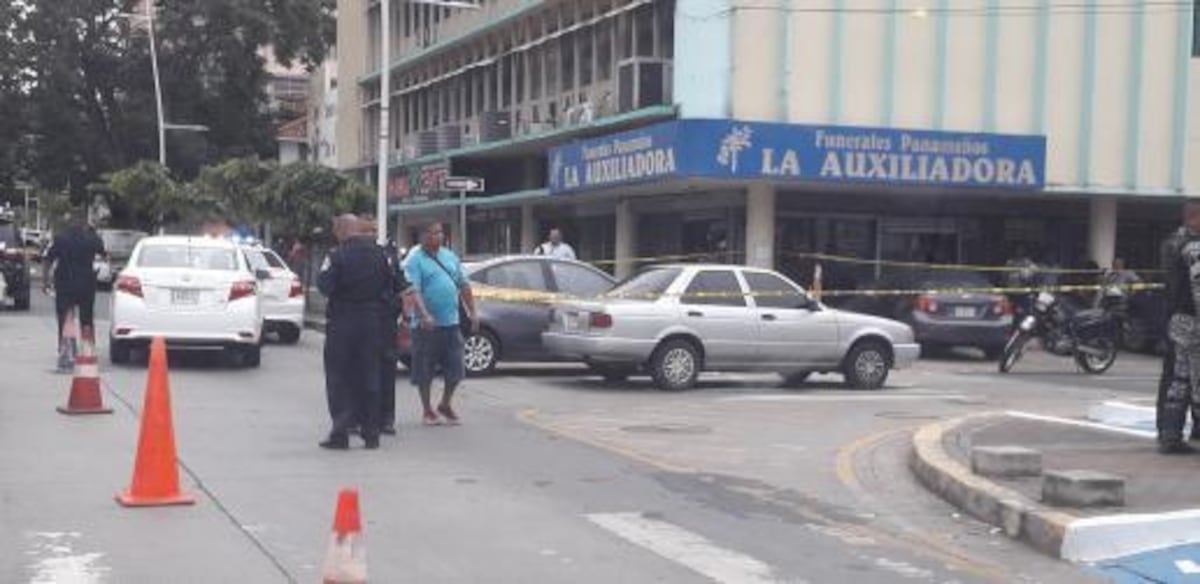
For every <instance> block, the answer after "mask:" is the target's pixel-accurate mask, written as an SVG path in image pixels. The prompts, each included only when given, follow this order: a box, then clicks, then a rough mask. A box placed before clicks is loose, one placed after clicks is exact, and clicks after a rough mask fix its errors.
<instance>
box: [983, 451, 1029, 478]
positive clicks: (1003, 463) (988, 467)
mask: <svg viewBox="0 0 1200 584" xmlns="http://www.w3.org/2000/svg"><path fill="white" fill-rule="evenodd" d="M971 472H973V473H975V474H977V475H982V476H987V477H1005V478H1013V477H1035V476H1038V475H1040V474H1042V453H1041V452H1038V451H1037V450H1033V449H1031V448H1023V447H1020V446H976V447H974V448H972V449H971Z"/></svg>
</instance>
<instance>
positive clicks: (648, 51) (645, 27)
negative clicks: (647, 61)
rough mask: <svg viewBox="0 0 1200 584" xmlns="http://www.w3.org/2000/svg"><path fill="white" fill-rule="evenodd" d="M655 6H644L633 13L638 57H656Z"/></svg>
mask: <svg viewBox="0 0 1200 584" xmlns="http://www.w3.org/2000/svg"><path fill="white" fill-rule="evenodd" d="M654 22H655V18H654V6H653V5H650V4H643V5H641V6H639V7H637V8H636V9H634V11H633V26H634V29H635V34H636V36H637V38H636V41H637V55H638V56H639V57H653V56H654Z"/></svg>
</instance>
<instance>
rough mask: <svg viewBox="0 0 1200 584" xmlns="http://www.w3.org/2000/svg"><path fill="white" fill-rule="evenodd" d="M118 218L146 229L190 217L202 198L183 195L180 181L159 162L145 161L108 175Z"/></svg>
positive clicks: (114, 212) (126, 223)
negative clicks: (176, 180)
mask: <svg viewBox="0 0 1200 584" xmlns="http://www.w3.org/2000/svg"><path fill="white" fill-rule="evenodd" d="M107 178H108V185H109V192H110V193H111V195H112V200H111V201H110V202H109V207H110V209H111V210H112V214H113V219H114V221H117V222H120V223H124V224H125V225H133V226H138V227H141V228H143V229H146V230H148V231H149V230H153V229H152V228H154V227H161V226H163V225H165V224H166V223H167V222H169V221H171V220H176V221H178V220H186V219H188V218H189V217H190V215H191V211H193V210H195V209H196V207H195V206H194V205H199V206H202V205H203V204H204V203H205V201H203V200H201V199H199V198H193V197H183V196H180V195H181V192H182V191H181V189H180V187H179V185H178V184H177V183H176V182H175V180H174V179H172V178H171V175H170V174H169V173H168V172H167V169H165V168H163V167H162V166H160V165H159V164H158V163H157V162H148V161H142V162H139V163H137V164H134V165H133V166H131V167H129V168H126V169H124V170H119V171H117V172H114V173H112V174H110V175H108V177H107Z"/></svg>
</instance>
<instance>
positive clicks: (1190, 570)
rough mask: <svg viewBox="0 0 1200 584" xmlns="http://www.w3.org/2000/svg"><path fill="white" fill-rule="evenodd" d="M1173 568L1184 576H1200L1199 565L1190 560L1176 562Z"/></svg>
mask: <svg viewBox="0 0 1200 584" xmlns="http://www.w3.org/2000/svg"><path fill="white" fill-rule="evenodd" d="M1175 567H1176V568H1177V569H1179V571H1180V572H1183V573H1184V574H1200V564H1197V563H1196V562H1193V561H1192V560H1176V561H1175Z"/></svg>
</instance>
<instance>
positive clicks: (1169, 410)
mask: <svg viewBox="0 0 1200 584" xmlns="http://www.w3.org/2000/svg"><path fill="white" fill-rule="evenodd" d="M1176 350H1177V347H1176V346H1175V343H1173V342H1171V340H1170V339H1167V353H1166V355H1164V356H1163V362H1162V373H1161V374H1160V377H1159V378H1158V400H1157V402H1156V403H1155V406H1156V408H1155V409H1156V410H1157V416H1156V426H1157V427H1158V439H1159V441H1160V442H1176V441H1180V440H1182V439H1183V428H1184V426H1186V425H1187V410H1189V409H1190V410H1191V412H1192V432H1191V436H1190V438H1191V439H1192V440H1197V439H1200V403H1197V402H1196V401H1195V400H1193V399H1191V392H1185V393H1182V394H1181V393H1179V392H1172V391H1171V383H1172V381H1174V380H1175V375H1176V372H1175V359H1176V356H1175V352H1176Z"/></svg>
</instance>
